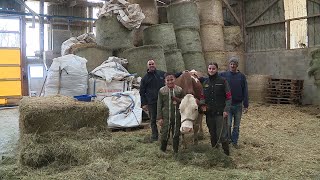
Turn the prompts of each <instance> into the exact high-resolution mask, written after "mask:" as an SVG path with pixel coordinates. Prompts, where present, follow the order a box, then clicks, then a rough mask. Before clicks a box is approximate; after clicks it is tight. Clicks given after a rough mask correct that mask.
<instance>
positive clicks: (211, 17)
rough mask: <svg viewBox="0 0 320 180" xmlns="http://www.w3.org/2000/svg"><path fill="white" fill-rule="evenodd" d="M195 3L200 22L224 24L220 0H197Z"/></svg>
mask: <svg viewBox="0 0 320 180" xmlns="http://www.w3.org/2000/svg"><path fill="white" fill-rule="evenodd" d="M197 5H198V11H199V19H200V23H201V24H215V25H224V22H223V13H222V2H221V0H199V1H198V2H197Z"/></svg>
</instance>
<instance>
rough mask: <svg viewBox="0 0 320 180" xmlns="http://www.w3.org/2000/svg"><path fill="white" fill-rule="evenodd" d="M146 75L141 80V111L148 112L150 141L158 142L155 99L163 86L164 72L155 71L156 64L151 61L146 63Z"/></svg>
mask: <svg viewBox="0 0 320 180" xmlns="http://www.w3.org/2000/svg"><path fill="white" fill-rule="evenodd" d="M147 67H148V70H147V73H146V75H145V76H144V77H143V78H142V80H141V86H140V96H141V105H142V109H143V110H145V111H146V110H148V111H149V117H150V121H151V141H157V140H158V127H157V122H156V118H157V99H158V92H159V89H160V88H161V87H163V86H164V79H165V77H164V76H165V72H164V71H161V70H157V69H156V63H155V61H154V60H153V59H150V60H149V61H148V62H147Z"/></svg>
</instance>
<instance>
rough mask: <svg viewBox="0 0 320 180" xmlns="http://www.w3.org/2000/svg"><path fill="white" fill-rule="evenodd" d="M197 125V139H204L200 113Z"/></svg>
mask: <svg viewBox="0 0 320 180" xmlns="http://www.w3.org/2000/svg"><path fill="white" fill-rule="evenodd" d="M198 122H199V123H198V124H199V132H198V139H199V140H201V139H204V133H203V126H202V122H203V114H202V113H200V114H199V115H198Z"/></svg>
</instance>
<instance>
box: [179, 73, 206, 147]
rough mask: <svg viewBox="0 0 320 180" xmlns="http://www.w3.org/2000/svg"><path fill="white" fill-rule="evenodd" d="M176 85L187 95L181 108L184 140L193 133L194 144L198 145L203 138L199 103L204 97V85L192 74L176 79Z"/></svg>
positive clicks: (185, 74)
mask: <svg viewBox="0 0 320 180" xmlns="http://www.w3.org/2000/svg"><path fill="white" fill-rule="evenodd" d="M175 84H176V85H178V86H180V87H181V88H182V90H183V92H184V94H186V96H185V97H184V98H183V99H182V101H181V103H180V106H179V110H180V113H181V128H180V131H181V134H182V138H184V134H190V133H193V134H194V143H197V141H198V137H199V136H203V129H202V118H203V114H201V113H199V111H198V102H199V100H200V98H201V96H202V85H201V83H200V81H199V80H198V79H197V78H195V77H193V76H192V74H191V73H183V74H182V75H181V76H180V77H179V78H177V79H176V81H175Z"/></svg>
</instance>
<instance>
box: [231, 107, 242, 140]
mask: <svg viewBox="0 0 320 180" xmlns="http://www.w3.org/2000/svg"><path fill="white" fill-rule="evenodd" d="M241 116H242V103H239V104H235V105H232V106H231V109H230V112H229V115H228V119H229V121H228V125H229V136H231V137H229V138H230V139H231V141H232V143H233V144H238V139H239V132H240V130H239V129H240V121H241ZM232 121H233V129H232V133H231V128H232Z"/></svg>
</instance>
